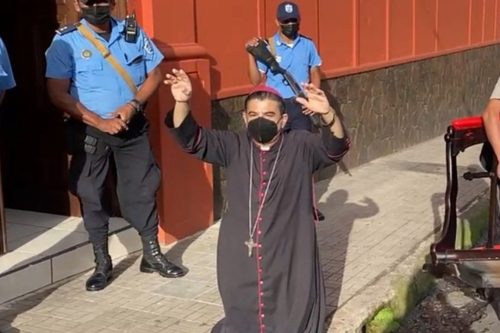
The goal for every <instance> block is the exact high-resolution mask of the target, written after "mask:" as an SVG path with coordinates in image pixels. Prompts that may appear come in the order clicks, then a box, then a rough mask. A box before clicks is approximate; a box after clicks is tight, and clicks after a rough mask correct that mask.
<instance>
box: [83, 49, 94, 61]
mask: <svg viewBox="0 0 500 333" xmlns="http://www.w3.org/2000/svg"><path fill="white" fill-rule="evenodd" d="M90 57H92V52H91V51H90V50H83V51H82V58H83V59H90Z"/></svg>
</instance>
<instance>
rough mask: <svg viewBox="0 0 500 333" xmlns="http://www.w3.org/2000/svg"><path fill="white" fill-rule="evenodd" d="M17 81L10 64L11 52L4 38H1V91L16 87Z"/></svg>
mask: <svg viewBox="0 0 500 333" xmlns="http://www.w3.org/2000/svg"><path fill="white" fill-rule="evenodd" d="M15 86H16V81H15V80H14V75H13V74H12V68H11V66H10V60H9V54H8V53H7V49H6V48H5V44H4V43H3V40H2V38H0V92H2V91H4V90H7V89H11V88H14V87H15Z"/></svg>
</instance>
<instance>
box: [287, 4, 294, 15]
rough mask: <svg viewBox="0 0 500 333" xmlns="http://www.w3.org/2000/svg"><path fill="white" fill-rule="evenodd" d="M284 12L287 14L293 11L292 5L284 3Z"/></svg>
mask: <svg viewBox="0 0 500 333" xmlns="http://www.w3.org/2000/svg"><path fill="white" fill-rule="evenodd" d="M285 12H287V13H288V14H290V13H293V6H292V5H286V6H285Z"/></svg>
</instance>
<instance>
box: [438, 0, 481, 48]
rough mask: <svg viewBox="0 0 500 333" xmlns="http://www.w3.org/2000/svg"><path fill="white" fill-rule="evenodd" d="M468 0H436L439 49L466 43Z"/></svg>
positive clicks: (467, 39)
mask: <svg viewBox="0 0 500 333" xmlns="http://www.w3.org/2000/svg"><path fill="white" fill-rule="evenodd" d="M470 1H471V0H438V39H437V46H438V50H439V51H442V50H446V49H451V48H455V47H460V46H465V45H468V43H469V25H468V24H467V22H468V21H469V15H470ZM475 1H477V0H475ZM480 1H481V0H480Z"/></svg>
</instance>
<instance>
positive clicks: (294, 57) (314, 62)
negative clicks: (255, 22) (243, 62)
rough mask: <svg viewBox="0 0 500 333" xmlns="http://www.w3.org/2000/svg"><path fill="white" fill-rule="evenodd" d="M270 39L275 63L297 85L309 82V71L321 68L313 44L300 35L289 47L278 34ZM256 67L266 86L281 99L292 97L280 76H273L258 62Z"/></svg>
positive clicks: (291, 92)
mask: <svg viewBox="0 0 500 333" xmlns="http://www.w3.org/2000/svg"><path fill="white" fill-rule="evenodd" d="M272 38H273V39H274V42H275V45H276V61H277V62H278V63H279V64H280V66H281V67H282V68H283V69H285V70H287V71H288V72H289V73H290V74H291V75H292V76H293V77H294V79H295V80H296V81H297V83H299V84H302V83H308V82H310V77H309V76H310V75H309V74H310V72H309V71H310V69H311V68H312V67H317V66H321V58H320V56H319V54H318V51H317V49H316V46H315V45H314V42H313V41H312V40H310V39H309V38H307V37H304V36H302V35H299V36H298V37H297V38H296V39H295V40H294V41H293V44H290V45H288V44H286V43H285V42H284V41H282V40H281V38H280V35H279V33H276V34H275V35H274V36H273V37H272ZM257 66H258V68H259V70H260V71H261V72H262V73H264V74H266V77H267V80H266V84H267V85H268V86H270V87H273V88H274V89H276V90H278V91H279V93H280V94H281V96H282V97H283V98H290V97H294V94H293V91H292V89H291V88H290V86H289V85H288V84H287V83H286V81H284V78H283V76H282V75H281V74H273V73H272V72H271V71H270V70H269V68H268V67H267V66H266V65H264V64H263V63H261V62H260V61H258V62H257Z"/></svg>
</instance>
